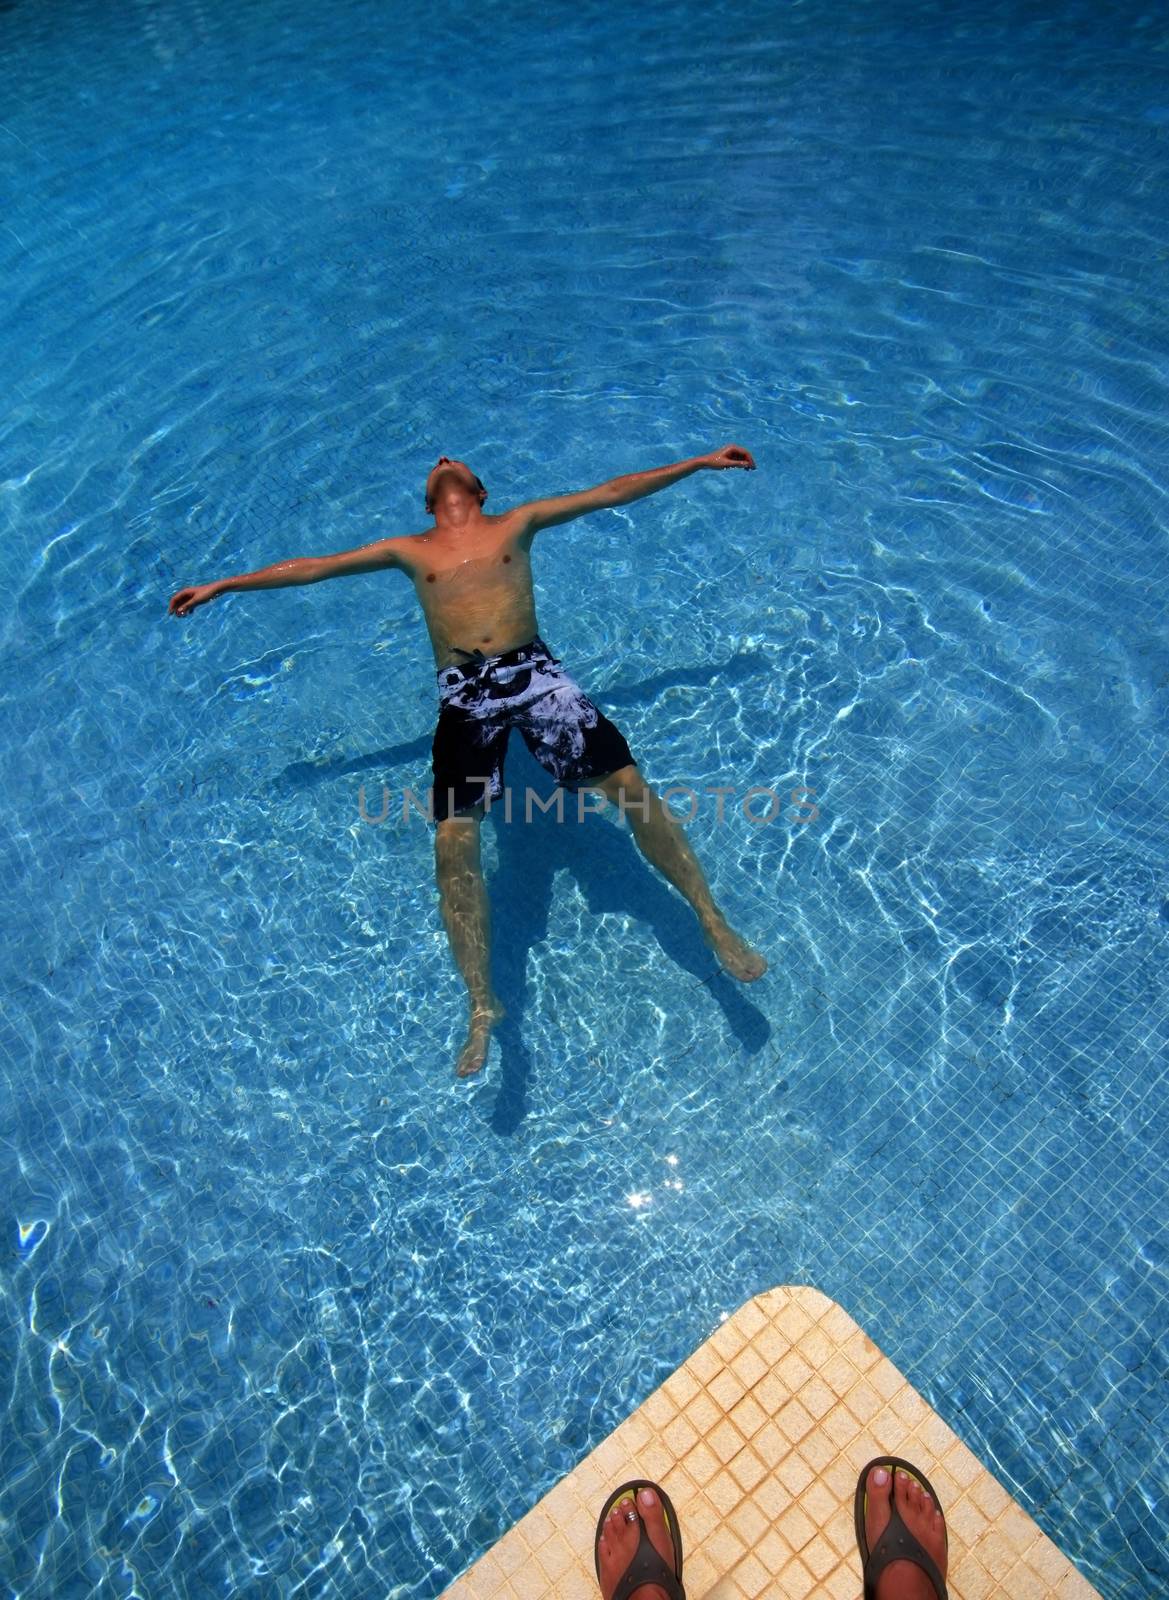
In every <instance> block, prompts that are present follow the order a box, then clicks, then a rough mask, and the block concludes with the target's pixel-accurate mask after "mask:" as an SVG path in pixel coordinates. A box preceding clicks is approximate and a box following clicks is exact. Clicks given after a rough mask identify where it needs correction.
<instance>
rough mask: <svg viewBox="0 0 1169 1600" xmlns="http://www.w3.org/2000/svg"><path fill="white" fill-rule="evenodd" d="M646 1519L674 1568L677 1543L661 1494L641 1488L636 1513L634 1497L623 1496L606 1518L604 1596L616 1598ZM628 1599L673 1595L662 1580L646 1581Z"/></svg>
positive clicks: (602, 1569)
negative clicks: (623, 1498) (661, 1582)
mask: <svg viewBox="0 0 1169 1600" xmlns="http://www.w3.org/2000/svg"><path fill="white" fill-rule="evenodd" d="M630 1514H632V1517H633V1520H632V1521H630V1520H629V1516H630ZM643 1522H644V1524H645V1531H646V1532H647V1533H648V1534H649V1537H650V1540H651V1542H652V1544H653V1547H654V1549H655V1550H656V1551H657V1552H658V1554H659V1555H660V1556H661V1558H662V1560H663V1561H664V1562H665V1564H666V1566H667V1567H668V1568H669V1570H670V1571H671V1572H672V1571H673V1570H674V1546H673V1543H672V1542H671V1540H670V1534H669V1530H668V1529H667V1527H666V1520H665V1518H664V1517H663V1516H662V1508H661V1504H660V1502H659V1500H658V1497H657V1495H656V1494H654V1492H653V1490H652V1489H639V1490H638V1492H637V1512H636V1513H635V1512H633V1501H632V1500H619V1501H618V1503H617V1504H616V1505H615V1506H614V1507H613V1509H612V1510H611V1511H610V1512H609V1515H608V1516H607V1517H606V1518H605V1521H604V1526H603V1529H602V1532H601V1539H600V1545H599V1561H600V1574H601V1596H602V1600H613V1593H614V1591H615V1590H616V1589H617V1587H618V1585H619V1584H620V1582H621V1580H622V1578H623V1577H624V1576H625V1574H626V1572H628V1570H629V1564H630V1562H631V1561H632V1560H633V1558H634V1556H635V1555H636V1554H637V1547H638V1545H639V1544H640V1542H641V1525H642V1523H643ZM628 1600H670V1597H669V1595H668V1593H667V1592H666V1590H665V1589H663V1588H662V1587H661V1585H660V1584H657V1583H642V1584H639V1585H638V1587H637V1588H636V1589H634V1590H632V1591H631V1593H630V1594H629V1596H628Z"/></svg>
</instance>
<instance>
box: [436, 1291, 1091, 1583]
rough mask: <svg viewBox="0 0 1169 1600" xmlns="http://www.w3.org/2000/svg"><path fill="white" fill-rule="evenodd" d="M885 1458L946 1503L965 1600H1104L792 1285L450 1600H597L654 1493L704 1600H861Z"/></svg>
mask: <svg viewBox="0 0 1169 1600" xmlns="http://www.w3.org/2000/svg"><path fill="white" fill-rule="evenodd" d="M882 1452H884V1453H887V1454H889V1455H899V1456H905V1457H907V1458H908V1459H909V1460H911V1461H914V1462H916V1463H918V1464H919V1465H920V1466H921V1468H922V1470H923V1471H924V1472H925V1474H926V1476H927V1477H928V1478H929V1479H930V1480H931V1482H932V1483H933V1485H934V1487H935V1488H936V1489H937V1491H938V1494H939V1495H940V1496H941V1497H942V1499H943V1506H942V1509H943V1510H944V1512H945V1513H946V1522H947V1527H948V1529H949V1540H950V1574H949V1581H948V1587H949V1591H950V1594H951V1596H952V1597H953V1600H981V1597H983V1596H992V1595H1007V1596H1011V1597H1013V1600H1014V1597H1017V1600H1092V1597H1094V1596H1095V1597H1096V1600H1099V1596H1098V1595H1097V1591H1096V1590H1095V1589H1094V1588H1093V1587H1092V1586H1091V1584H1089V1583H1088V1582H1087V1580H1086V1579H1085V1578H1083V1577H1082V1576H1081V1575H1080V1573H1079V1572H1077V1570H1076V1569H1075V1567H1074V1566H1073V1565H1072V1563H1071V1562H1070V1561H1069V1560H1068V1559H1067V1557H1066V1556H1064V1555H1063V1554H1062V1553H1061V1552H1060V1551H1059V1550H1058V1549H1056V1547H1055V1546H1054V1545H1053V1544H1052V1542H1051V1540H1050V1539H1048V1538H1047V1536H1046V1535H1045V1534H1044V1533H1043V1532H1042V1531H1041V1530H1040V1528H1039V1527H1038V1526H1037V1524H1036V1523H1035V1522H1034V1521H1033V1520H1032V1519H1031V1518H1030V1517H1029V1516H1028V1515H1027V1513H1026V1512H1025V1511H1024V1510H1023V1509H1022V1507H1021V1506H1019V1505H1017V1504H1016V1502H1015V1501H1014V1500H1013V1499H1012V1498H1011V1496H1010V1495H1009V1494H1008V1493H1007V1492H1006V1490H1005V1489H1004V1488H1003V1487H1002V1485H1001V1484H1000V1483H999V1482H998V1481H997V1480H996V1479H995V1478H994V1477H993V1476H992V1475H991V1473H990V1472H988V1471H987V1469H986V1468H985V1467H984V1466H983V1465H982V1463H981V1462H980V1461H979V1460H978V1458H977V1457H976V1456H975V1455H974V1454H973V1453H972V1452H971V1451H970V1450H968V1449H967V1447H966V1446H965V1445H964V1444H963V1443H962V1442H961V1441H960V1440H959V1439H958V1438H957V1437H956V1436H955V1434H954V1433H953V1432H952V1431H951V1430H950V1429H949V1428H948V1427H947V1426H946V1424H945V1423H944V1422H943V1421H942V1420H941V1418H940V1417H939V1416H937V1414H936V1413H935V1412H934V1411H932V1410H931V1409H930V1407H929V1406H928V1405H927V1404H926V1402H925V1401H924V1400H923V1399H922V1397H921V1396H920V1395H919V1394H918V1393H917V1391H916V1390H915V1389H914V1388H913V1387H912V1386H911V1385H910V1384H909V1383H908V1382H907V1381H906V1379H905V1378H904V1377H902V1375H901V1373H899V1372H898V1371H897V1369H896V1367H894V1365H893V1363H892V1362H891V1361H889V1360H888V1358H887V1357H886V1356H884V1355H883V1354H882V1353H881V1351H880V1350H878V1349H877V1347H876V1345H875V1344H873V1342H872V1341H871V1340H870V1339H869V1338H868V1337H867V1336H866V1335H865V1334H864V1333H863V1332H862V1330H861V1329H860V1328H858V1327H857V1325H856V1323H855V1322H853V1320H852V1318H851V1317H850V1316H849V1315H848V1314H847V1312H845V1311H844V1310H843V1309H842V1308H841V1307H840V1306H838V1305H836V1304H835V1303H834V1302H833V1301H831V1300H829V1299H828V1298H827V1297H826V1296H825V1295H823V1294H821V1293H820V1291H819V1290H818V1289H810V1288H802V1287H792V1286H784V1287H781V1288H778V1289H772V1290H770V1291H769V1292H768V1293H767V1294H762V1295H758V1296H757V1297H756V1298H755V1299H754V1300H749V1301H748V1302H747V1304H746V1305H744V1306H742V1307H740V1309H739V1310H738V1311H737V1312H735V1314H734V1316H732V1317H729V1318H728V1319H727V1320H726V1322H724V1323H722V1324H721V1326H720V1327H719V1328H718V1329H717V1330H716V1331H715V1333H714V1334H713V1335H712V1336H711V1337H710V1338H709V1339H708V1340H707V1341H706V1343H705V1344H703V1345H702V1346H701V1347H700V1348H699V1349H698V1350H696V1351H695V1352H694V1354H693V1355H692V1356H690V1357H689V1359H688V1360H687V1361H685V1362H684V1363H683V1365H682V1366H681V1367H679V1368H678V1370H677V1372H675V1373H674V1374H673V1375H672V1376H671V1377H670V1378H667V1379H666V1381H665V1383H663V1384H662V1386H661V1387H660V1388H659V1389H657V1390H656V1391H655V1392H654V1393H653V1394H652V1395H650V1397H649V1399H648V1400H646V1402H645V1403H644V1405H642V1406H639V1407H638V1409H637V1410H636V1411H635V1412H634V1413H633V1414H632V1416H630V1417H629V1418H627V1419H626V1420H625V1422H623V1423H622V1424H621V1425H620V1427H618V1428H617V1429H615V1430H614V1432H613V1433H611V1434H610V1435H609V1437H608V1438H607V1439H605V1440H603V1441H602V1443H601V1444H599V1445H598V1446H597V1448H596V1449H595V1450H594V1451H593V1452H592V1454H591V1455H589V1456H587V1457H586V1458H585V1459H584V1460H583V1461H582V1462H581V1463H580V1464H579V1465H578V1466H577V1467H576V1468H575V1469H574V1470H573V1471H572V1472H570V1473H569V1474H568V1476H567V1477H565V1478H563V1479H562V1480H561V1482H560V1483H558V1484H557V1485H556V1487H555V1488H554V1489H552V1490H550V1491H549V1493H548V1494H546V1495H545V1496H544V1498H543V1499H542V1500H541V1501H540V1502H539V1504H538V1505H536V1506H534V1507H533V1508H532V1510H531V1511H529V1512H528V1513H527V1515H526V1516H525V1517H522V1518H521V1519H520V1521H519V1522H517V1523H516V1525H515V1527H514V1528H512V1529H511V1530H510V1531H509V1532H508V1533H506V1534H505V1535H504V1536H503V1538H502V1539H500V1540H499V1542H498V1543H497V1544H496V1545H495V1547H494V1548H493V1549H492V1550H490V1551H488V1552H487V1554H486V1555H485V1556H483V1557H482V1559H481V1560H479V1561H478V1562H476V1563H475V1565H474V1566H472V1567H471V1568H469V1569H468V1571H467V1572H465V1573H464V1574H463V1576H462V1577H461V1578H458V1579H457V1580H456V1581H455V1583H453V1584H452V1585H451V1586H450V1588H449V1589H447V1591H446V1593H445V1595H444V1597H443V1600H481V1597H486V1596H490V1595H494V1594H500V1595H501V1596H502V1595H504V1594H512V1595H514V1596H516V1597H518V1600H566V1597H568V1600H576V1597H579V1600H585V1597H591V1596H595V1595H596V1594H597V1583H596V1578H595V1576H594V1572H593V1529H594V1527H595V1526H596V1520H597V1513H598V1512H599V1510H600V1506H601V1502H602V1501H603V1499H604V1496H605V1493H606V1492H607V1490H608V1489H610V1488H616V1486H617V1485H618V1484H619V1483H622V1482H624V1481H625V1480H627V1479H629V1478H637V1477H651V1478H654V1479H656V1480H657V1481H659V1482H660V1483H661V1484H662V1486H663V1488H664V1489H666V1491H667V1492H668V1493H669V1495H670V1497H671V1499H672V1500H673V1502H674V1506H675V1509H676V1510H677V1513H678V1520H679V1522H680V1523H681V1527H682V1542H683V1548H684V1550H685V1572H684V1579H685V1584H686V1593H687V1595H688V1596H689V1600H772V1597H774V1600H780V1597H784V1600H786V1597H789V1596H790V1597H791V1600H813V1597H820V1600H856V1595H857V1593H858V1592H859V1589H860V1563H859V1559H858V1557H857V1552H856V1543H855V1538H854V1535H853V1531H852V1493H853V1488H854V1486H855V1482H856V1474H857V1472H858V1471H859V1470H860V1468H861V1467H862V1466H863V1465H864V1464H865V1462H866V1461H868V1460H870V1459H871V1458H872V1457H873V1456H874V1455H878V1454H880V1453H882ZM505 1575H506V1576H505Z"/></svg>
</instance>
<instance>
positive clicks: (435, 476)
mask: <svg viewBox="0 0 1169 1600" xmlns="http://www.w3.org/2000/svg"><path fill="white" fill-rule="evenodd" d="M440 496H441V497H443V498H448V499H452V500H457V501H462V502H464V503H466V502H471V503H473V504H474V505H475V506H476V508H477V509H481V508H482V506H483V502H484V500H486V498H487V490H486V489H485V488H484V487H483V484H482V483H481V481H480V480H479V479H478V478H477V477H476V476H475V474H474V473H473V472H472V471H471V469H470V467H469V466H468V465H467V463H466V462H465V461H452V460H451V458H450V457H449V456H439V458H438V461H437V462H436V464H435V465H434V466H433V467H432V468H431V469H430V474H429V476H428V477H427V479H426V509H427V511H428V513H429V514H430V515H431V516H434V515H435V507H436V505H437V503H438V499H439V497H440Z"/></svg>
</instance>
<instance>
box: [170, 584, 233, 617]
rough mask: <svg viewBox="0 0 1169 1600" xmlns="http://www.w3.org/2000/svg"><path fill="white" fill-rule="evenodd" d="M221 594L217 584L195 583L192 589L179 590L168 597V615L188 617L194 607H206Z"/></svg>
mask: <svg viewBox="0 0 1169 1600" xmlns="http://www.w3.org/2000/svg"><path fill="white" fill-rule="evenodd" d="M221 593H222V590H221V589H220V587H219V585H218V584H217V583H197V584H196V585H195V587H194V588H193V589H180V590H179V592H178V593H177V594H172V595H171V597H170V614H171V616H172V617H189V616H190V615H191V612H192V611H194V609H195V607H196V606H204V605H206V604H207V602H208V600H214V599H215V596H216V595H217V594H221Z"/></svg>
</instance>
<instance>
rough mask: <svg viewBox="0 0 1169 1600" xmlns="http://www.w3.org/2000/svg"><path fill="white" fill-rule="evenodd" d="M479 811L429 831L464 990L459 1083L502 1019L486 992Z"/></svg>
mask: <svg viewBox="0 0 1169 1600" xmlns="http://www.w3.org/2000/svg"><path fill="white" fill-rule="evenodd" d="M482 816H483V811H482V808H481V807H479V806H476V808H475V810H474V811H473V812H472V813H471V814H470V815H465V816H459V817H447V818H446V819H445V820H444V821H442V822H440V823H438V824H437V826H436V827H435V830H434V865H435V876H436V877H437V879H438V893H439V901H440V905H441V909H442V920H443V923H444V925H445V927H446V931H447V938H448V939H449V940H450V943H451V953H452V955H453V956H454V958H455V964H456V965H457V967H458V969H459V971H460V972H461V973H462V975H463V982H464V983H465V984H466V985H467V998H468V1000H469V1002H470V1007H471V1017H470V1022H469V1024H468V1027H467V1038H466V1042H465V1043H464V1045H463V1048H462V1049H461V1050H460V1052H459V1056H458V1060H457V1061H456V1062H455V1071H456V1073H457V1074H458V1076H459V1077H460V1078H467V1077H470V1075H471V1074H472V1073H473V1072H478V1071H479V1069H480V1067H482V1065H483V1063H484V1061H485V1060H486V1059H487V1046H488V1044H489V1043H490V1040H491V1029H492V1027H493V1026H494V1025H495V1023H496V1022H498V1021H499V1019H500V1017H502V1016H503V1007H502V1006H501V1005H500V1003H499V1001H498V999H497V998H496V996H495V992H494V990H493V989H492V987H491V919H490V911H489V908H488V903H487V885H486V884H485V883H484V882H483V869H482V867H481V865H480V861H479V825H480V821H481V819H482Z"/></svg>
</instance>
